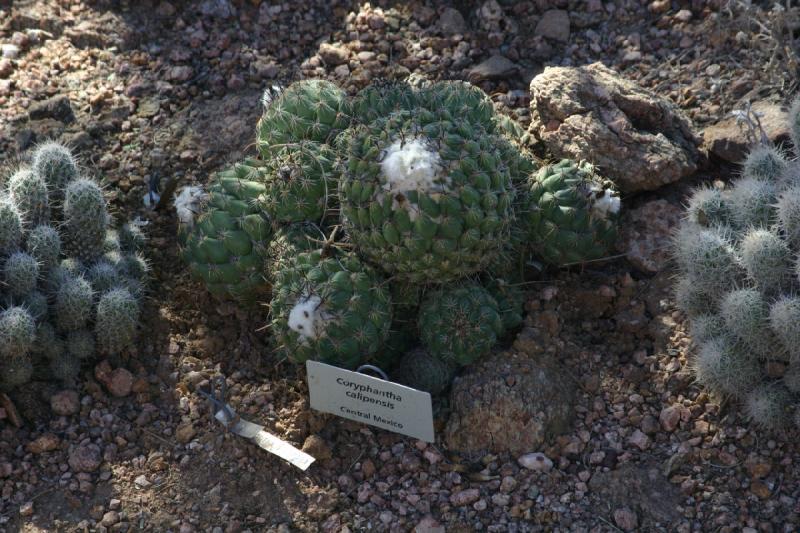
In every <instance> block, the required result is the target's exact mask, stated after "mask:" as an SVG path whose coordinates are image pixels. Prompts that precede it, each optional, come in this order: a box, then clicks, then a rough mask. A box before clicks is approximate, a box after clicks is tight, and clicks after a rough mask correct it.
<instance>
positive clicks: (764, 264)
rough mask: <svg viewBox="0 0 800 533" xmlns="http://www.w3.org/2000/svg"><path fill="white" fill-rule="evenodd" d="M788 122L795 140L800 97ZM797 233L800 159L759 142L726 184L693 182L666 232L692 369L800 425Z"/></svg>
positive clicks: (762, 420)
mask: <svg viewBox="0 0 800 533" xmlns="http://www.w3.org/2000/svg"><path fill="white" fill-rule="evenodd" d="M789 125H790V128H791V131H792V139H793V140H794V142H795V145H794V146H795V150H797V148H798V147H800V145H799V144H797V143H798V142H800V101H798V103H796V104H795V105H794V106H793V107H792V111H791V114H790V124H789ZM799 237H800V166H798V163H797V162H796V161H794V160H791V159H790V158H789V155H788V154H787V153H786V152H784V151H782V150H780V149H778V148H776V147H775V146H772V145H767V144H762V145H759V146H757V147H755V148H753V149H752V150H751V151H750V153H749V155H748V157H747V159H746V161H745V162H744V165H743V169H742V176H741V177H739V178H738V179H736V180H734V181H733V182H732V183H731V185H730V186H729V187H728V188H725V189H720V188H715V187H703V188H699V189H697V190H696V191H695V192H694V194H693V195H692V197H691V199H690V200H689V204H688V207H687V216H686V219H685V221H684V222H683V224H682V225H681V227H680V229H679V231H678V233H677V236H676V239H675V244H676V247H675V257H676V260H677V263H678V266H679V268H680V271H681V274H680V276H679V277H678V279H677V283H676V288H675V298H676V303H677V305H678V306H679V307H680V309H681V310H683V311H684V312H685V313H686V314H687V315H688V317H689V322H690V326H691V328H690V333H691V335H692V337H693V340H694V342H695V343H696V344H697V345H698V350H697V353H696V356H695V358H694V361H693V369H694V373H695V375H696V378H697V380H698V381H699V382H700V383H701V384H703V385H704V386H706V387H708V388H710V389H712V390H713V391H716V392H718V393H721V394H724V395H728V396H731V397H734V398H736V399H738V400H740V402H741V403H740V405H741V409H742V411H743V413H744V414H745V415H746V417H747V418H749V419H750V420H752V421H753V422H754V423H755V424H758V425H763V426H768V427H782V426H785V425H786V424H787V423H790V422H791V421H792V420H794V423H796V424H798V425H800V297H798V296H797V294H798V289H800V262H798V254H799V253H800V238H799Z"/></svg>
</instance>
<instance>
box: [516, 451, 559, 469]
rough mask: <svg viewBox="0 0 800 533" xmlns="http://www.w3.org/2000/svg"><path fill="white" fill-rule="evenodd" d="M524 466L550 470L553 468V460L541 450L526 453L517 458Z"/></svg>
mask: <svg viewBox="0 0 800 533" xmlns="http://www.w3.org/2000/svg"><path fill="white" fill-rule="evenodd" d="M517 462H518V463H519V464H520V466H522V467H523V468H527V469H528V470H534V471H536V472H549V471H550V470H551V469H552V468H553V461H551V460H550V459H548V458H547V456H546V455H545V454H543V453H541V452H534V453H526V454H525V455H523V456H521V457H520V458H519V459H517Z"/></svg>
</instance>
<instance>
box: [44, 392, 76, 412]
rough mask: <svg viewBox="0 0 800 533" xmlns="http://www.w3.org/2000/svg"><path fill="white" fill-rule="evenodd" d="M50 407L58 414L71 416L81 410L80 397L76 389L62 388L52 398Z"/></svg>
mask: <svg viewBox="0 0 800 533" xmlns="http://www.w3.org/2000/svg"><path fill="white" fill-rule="evenodd" d="M50 408H51V409H52V410H53V412H54V413H55V414H57V415H61V416H70V415H74V414H76V413H78V412H79V411H80V410H81V404H80V398H79V397H78V393H77V392H76V391H74V390H62V391H59V392H57V393H55V394H53V396H52V398H50Z"/></svg>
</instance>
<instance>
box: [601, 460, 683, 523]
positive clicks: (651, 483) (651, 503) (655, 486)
mask: <svg viewBox="0 0 800 533" xmlns="http://www.w3.org/2000/svg"><path fill="white" fill-rule="evenodd" d="M589 489H590V490H591V491H592V492H593V493H595V494H596V495H597V497H599V498H602V499H603V500H605V501H607V502H608V505H610V506H614V507H618V508H628V509H631V508H633V509H638V510H640V512H641V514H640V517H639V519H638V520H637V523H638V524H639V525H638V527H640V528H641V530H642V531H649V530H651V529H653V526H654V523H656V522H658V523H659V525H660V526H661V528H665V527H666V528H667V530H673V528H670V527H668V526H669V525H675V524H676V522H677V521H679V520H680V519H681V518H682V516H681V513H680V511H678V510H677V507H678V506H679V505H681V502H682V498H681V495H680V490H679V489H678V488H677V487H675V486H674V485H673V484H672V483H670V482H669V479H667V478H666V477H665V476H664V475H663V474H662V473H661V472H660V469H659V468H658V467H657V466H650V467H648V466H647V465H633V464H627V465H623V466H621V467H620V468H618V469H617V470H611V471H608V472H597V473H595V474H594V475H593V476H592V478H591V480H589ZM615 515H616V513H615ZM614 518H615V519H616V518H617V517H616V516H615V517H614ZM620 518H622V519H623V520H624V521H625V523H626V525H628V524H630V523H631V522H632V520H631V521H629V519H630V516H623V515H621V516H620ZM620 527H622V526H621V525H620Z"/></svg>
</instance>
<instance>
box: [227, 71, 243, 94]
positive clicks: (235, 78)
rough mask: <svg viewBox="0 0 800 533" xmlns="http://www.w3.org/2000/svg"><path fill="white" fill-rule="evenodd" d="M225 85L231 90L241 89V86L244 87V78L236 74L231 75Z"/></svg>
mask: <svg viewBox="0 0 800 533" xmlns="http://www.w3.org/2000/svg"><path fill="white" fill-rule="evenodd" d="M227 87H228V89H231V90H232V91H235V90H238V89H241V88H242V87H244V78H242V77H241V76H239V75H238V74H234V75H232V76H231V77H230V78H228V83H227Z"/></svg>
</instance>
